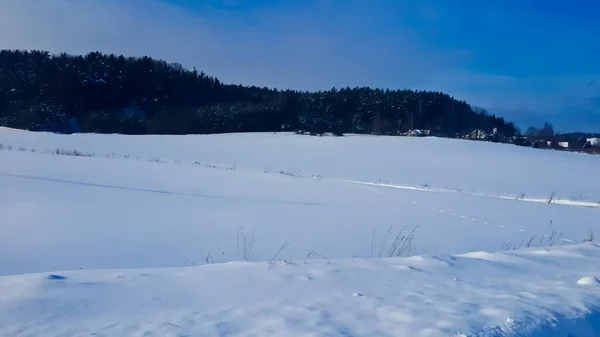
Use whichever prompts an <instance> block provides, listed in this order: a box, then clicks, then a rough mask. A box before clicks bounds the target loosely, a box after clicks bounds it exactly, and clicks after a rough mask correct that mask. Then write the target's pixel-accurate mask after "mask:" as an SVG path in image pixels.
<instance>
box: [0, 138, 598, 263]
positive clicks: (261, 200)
mask: <svg viewBox="0 0 600 337" xmlns="http://www.w3.org/2000/svg"><path fill="white" fill-rule="evenodd" d="M0 161H2V165H0V186H2V189H1V190H0V213H1V214H2V219H3V223H4V224H5V225H3V226H2V227H1V228H0V234H1V235H0V275H6V274H16V273H32V272H41V271H53V270H68V269H79V268H85V269H90V268H94V269H95V268H150V267H177V266H184V265H189V264H191V263H195V264H202V263H205V261H206V259H207V258H209V259H212V260H213V261H214V262H227V261H233V260H239V259H241V258H242V257H243V256H242V243H241V241H240V239H241V238H242V236H245V237H246V238H247V240H248V241H249V240H250V238H251V237H254V240H253V241H254V244H253V249H252V255H253V256H252V260H255V261H256V260H258V261H265V260H269V259H271V257H272V256H273V255H274V254H275V252H276V251H277V250H278V249H279V248H280V247H281V246H282V245H283V244H284V243H287V245H286V249H285V250H284V251H283V252H282V254H283V255H284V257H286V258H290V259H303V258H304V257H305V256H306V255H307V254H308V252H310V251H315V252H318V253H319V254H321V255H324V256H327V257H328V258H345V257H353V256H356V257H361V258H368V257H377V256H379V255H382V256H386V255H388V252H389V251H390V247H391V245H392V244H393V240H394V238H395V237H396V235H397V234H398V233H399V232H400V231H401V230H402V229H403V228H405V227H406V228H405V230H404V232H403V233H404V234H408V233H409V232H410V231H411V230H413V229H415V228H416V229H415V232H414V239H413V240H412V242H410V244H411V247H406V250H405V253H408V250H409V248H412V250H411V252H412V253H418V254H431V253H436V252H437V253H444V254H458V253H464V252H469V251H472V250H486V251H496V250H501V249H510V248H515V247H524V246H527V245H542V246H544V245H548V244H564V243H569V242H581V241H582V240H583V239H585V238H586V237H587V236H588V232H589V231H590V230H594V229H595V228H597V226H598V218H599V217H598V216H599V211H600V209H599V208H585V207H571V206H563V205H549V204H545V203H541V204H538V203H524V202H518V201H515V200H503V199H497V198H480V197H474V196H470V195H462V194H447V193H425V192H421V191H410V190H400V189H387V188H379V187H377V186H362V185H357V184H347V183H343V182H339V181H330V180H326V179H321V180H319V179H309V178H296V177H288V176H284V175H274V174H264V173H254V172H251V171H250V172H248V171H244V170H235V171H233V170H227V169H214V168H206V167H198V166H194V165H191V164H190V165H185V164H169V163H157V162H150V161H137V160H116V159H115V160H113V159H105V158H84V157H74V156H60V155H49V154H40V153H30V152H19V151H14V150H13V151H0ZM390 227H391V228H390ZM407 246H408V245H407ZM209 255H210V256H211V257H208V256H209ZM403 255H406V254H403ZM190 261H191V262H190Z"/></svg>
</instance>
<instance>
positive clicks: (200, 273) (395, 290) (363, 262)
mask: <svg viewBox="0 0 600 337" xmlns="http://www.w3.org/2000/svg"><path fill="white" fill-rule="evenodd" d="M269 266H270V265H269V263H267V262H260V263H246V262H230V263H225V264H213V265H205V266H199V267H185V268H170V269H145V270H89V271H88V270H78V271H66V272H55V273H52V274H30V275H17V276H5V277H0V332H1V333H2V335H4V336H57V335H60V336H75V335H83V334H86V335H89V334H93V335H96V336H300V335H311V336H469V337H472V336H533V337H538V336H550V337H552V336H578V337H579V336H599V335H600V282H598V278H599V277H600V246H598V245H597V244H594V243H583V244H578V245H571V246H561V247H552V248H549V249H540V248H536V249H524V250H518V251H513V252H503V253H484V252H473V253H468V254H463V255H456V256H450V255H430V256H414V257H410V258H383V259H347V260H331V261H325V260H311V261H307V262H304V263H303V262H302V261H298V262H294V263H286V264H277V265H275V266H271V267H269Z"/></svg>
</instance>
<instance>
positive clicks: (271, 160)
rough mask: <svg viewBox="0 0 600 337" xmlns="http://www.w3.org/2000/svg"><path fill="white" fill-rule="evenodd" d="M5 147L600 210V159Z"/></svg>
mask: <svg viewBox="0 0 600 337" xmlns="http://www.w3.org/2000/svg"><path fill="white" fill-rule="evenodd" d="M0 143H3V144H4V145H12V146H13V148H14V149H17V148H18V147H20V146H23V147H25V148H27V149H31V148H35V149H37V151H43V150H46V149H49V150H55V149H56V148H61V149H76V150H79V151H83V152H89V153H95V154H96V155H98V156H110V157H113V156H114V157H117V158H123V157H124V156H126V155H128V156H130V158H137V157H139V158H140V159H142V160H154V159H162V160H165V161H180V162H188V163H191V162H194V161H199V162H202V163H212V164H223V165H236V166H237V168H239V169H243V168H245V169H252V170H253V171H255V172H263V171H264V170H265V169H268V170H272V171H274V170H284V171H290V172H292V171H300V172H301V173H302V174H304V175H309V176H311V175H321V176H323V177H328V178H338V179H349V180H360V181H367V182H374V181H381V182H382V183H395V184H399V185H408V186H421V185H428V186H430V187H432V188H446V189H449V190H460V191H463V192H475V193H482V194H488V195H494V196H495V195H506V196H511V197H512V198H513V199H514V198H515V197H517V196H519V195H521V194H525V196H526V197H532V198H541V199H544V198H546V199H547V198H548V197H549V196H550V195H551V194H552V193H554V194H555V196H556V197H557V198H560V199H571V200H585V201H590V202H594V203H598V202H600V180H598V179H593V177H596V176H597V168H598V166H600V156H590V155H585V154H577V153H566V152H559V151H550V150H539V149H532V148H523V147H518V146H513V145H507V144H494V143H488V142H476V141H468V140H456V139H442V138H412V137H384V136H363V135H360V136H358V135H356V136H354V135H349V136H345V137H310V136H299V135H294V134H290V133H277V134H272V133H258V134H221V135H186V136H154V135H149V136H124V135H94V134H75V135H56V134H52V133H31V132H25V131H19V130H11V129H0Z"/></svg>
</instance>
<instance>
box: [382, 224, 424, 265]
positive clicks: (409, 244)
mask: <svg viewBox="0 0 600 337" xmlns="http://www.w3.org/2000/svg"><path fill="white" fill-rule="evenodd" d="M392 227H393V226H390V228H389V229H388V230H387V232H386V235H385V236H384V238H383V240H382V242H381V245H380V247H379V253H378V254H377V257H400V256H411V255H414V254H415V252H416V249H415V247H414V245H413V240H414V238H415V231H416V230H417V228H419V226H415V227H414V228H413V229H412V230H410V231H409V232H406V230H407V228H408V225H407V226H404V227H403V228H402V229H401V230H400V231H399V232H398V234H396V235H395V236H394V240H393V241H392V243H391V244H390V246H389V247H387V248H386V241H387V238H388V237H390V236H392ZM374 240H375V230H373V236H372V238H371V255H372V254H373V253H372V250H373V248H372V247H373V244H374Z"/></svg>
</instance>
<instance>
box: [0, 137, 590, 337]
mask: <svg viewBox="0 0 600 337" xmlns="http://www.w3.org/2000/svg"><path fill="white" fill-rule="evenodd" d="M57 149H58V151H57ZM73 150H76V151H77V154H78V155H76V156H75V155H73V154H75V153H74V152H73ZM86 155H91V156H90V157H87V156H86ZM599 167H600V157H597V156H588V155H582V154H573V153H563V152H556V151H548V150H535V149H528V148H520V147H516V146H511V145H503V144H491V143H482V142H470V141H462V140H448V139H435V138H404V137H402V138H400V137H373V136H347V137H340V138H336V137H309V136H298V135H292V134H268V133H267V134H229V135H207V136H121V135H91V134H87V135H55V134H49V133H31V132H24V131H18V130H10V129H0V214H1V215H2V216H1V218H0V219H1V222H0V275H5V276H1V277H0V336H4V335H7V336H15V335H16V336H21V335H23V336H71V335H77V336H79V335H82V336H83V335H86V336H88V335H92V334H95V335H96V336H238V335H239V336H242V335H243V336H246V335H248V336H251V335H254V336H263V335H273V336H298V335H307V336H308V335H314V336H326V335H329V336H333V335H345V336H373V335H377V336H428V335H431V336H454V335H458V334H459V333H464V334H465V336H505V335H508V336H511V334H510V333H511V332H510V331H512V330H511V329H513V330H514V329H516V331H520V333H521V334H513V335H515V336H567V333H571V334H572V336H598V335H599V334H600V309H598V308H599V306H600V287H599V285H598V282H597V281H596V278H598V277H600V269H599V268H600V247H598V246H597V245H595V244H593V243H587V244H580V243H581V242H582V241H583V240H585V239H587V238H589V236H590V231H592V232H596V234H598V233H599V232H600V207H598V206H600V203H599V202H600V179H595V177H597V176H598V168H599ZM527 201H535V202H527ZM548 201H550V202H548ZM398 234H400V235H398ZM565 244H568V245H567V246H565ZM550 245H552V246H554V247H553V248H552V249H550V250H546V248H544V247H547V246H550ZM528 246H529V247H531V248H528V249H525V250H523V249H519V250H518V251H516V252H512V253H506V252H505V253H494V254H487V253H477V252H478V251H488V252H495V251H504V250H512V249H514V248H525V247H528ZM469 252H472V253H470V254H467V253H469ZM414 254H419V255H420V256H423V257H410V258H393V259H377V258H378V257H388V256H391V255H394V256H408V255H414ZM456 254H467V255H458V256H457V255H456ZM241 260H250V262H241ZM231 261H237V262H231ZM261 261H262V262H261ZM219 262H227V263H226V264H216V263H219ZM212 263H215V264H214V265H213V264H212ZM203 264H211V265H203ZM191 265H196V266H195V267H193V266H192V267H186V266H191ZM200 265H203V266H200ZM167 267H173V268H167ZM139 268H144V269H139ZM80 269H83V270H80ZM68 270H71V271H68ZM61 271H63V272H61ZM40 273H41V274H40ZM50 273H54V274H56V277H50V276H49V275H50ZM63 277H64V279H62V278H63ZM580 280H581V282H579V283H583V284H578V281H580ZM557 304H558V305H557ZM553 320H554V321H553ZM553 326H554V328H555V329H554V330H552V329H553ZM586 329H587V330H586ZM551 331H554V332H551ZM552 333H554V334H552Z"/></svg>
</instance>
